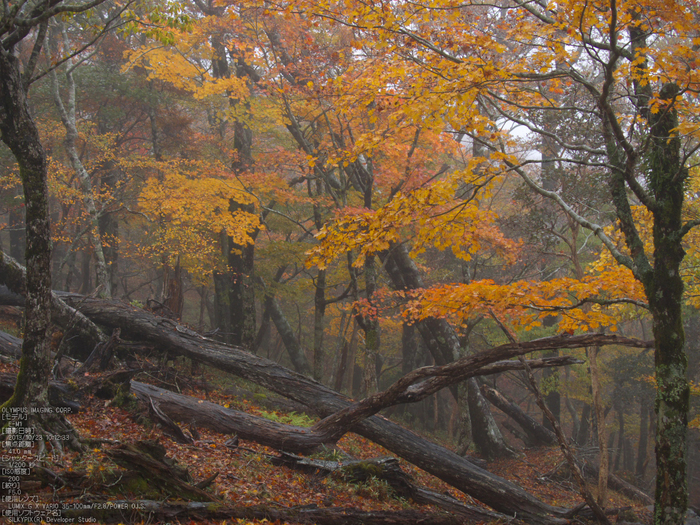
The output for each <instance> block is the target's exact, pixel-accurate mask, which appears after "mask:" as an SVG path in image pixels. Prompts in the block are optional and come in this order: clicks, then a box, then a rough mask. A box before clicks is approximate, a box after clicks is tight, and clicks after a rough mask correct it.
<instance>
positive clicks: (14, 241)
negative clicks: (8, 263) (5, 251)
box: [8, 189, 27, 264]
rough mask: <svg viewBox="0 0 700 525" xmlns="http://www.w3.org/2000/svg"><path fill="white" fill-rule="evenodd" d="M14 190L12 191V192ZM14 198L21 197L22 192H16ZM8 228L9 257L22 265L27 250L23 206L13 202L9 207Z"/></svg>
mask: <svg viewBox="0 0 700 525" xmlns="http://www.w3.org/2000/svg"><path fill="white" fill-rule="evenodd" d="M14 191H15V190H13V192H14ZM16 192H17V193H16V196H20V195H22V190H21V189H18V190H16ZM8 222H9V224H8V226H9V229H10V257H12V258H13V259H15V260H16V261H18V262H19V263H20V264H24V251H25V250H26V249H27V241H26V235H25V232H26V229H25V227H24V204H20V203H18V202H17V201H15V204H14V205H13V206H10V215H9V217H8Z"/></svg>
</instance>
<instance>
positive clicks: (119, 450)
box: [105, 441, 219, 501]
mask: <svg viewBox="0 0 700 525" xmlns="http://www.w3.org/2000/svg"><path fill="white" fill-rule="evenodd" d="M105 454H106V455H107V457H109V458H110V459H111V460H112V461H114V462H115V463H116V464H117V465H119V466H120V467H123V468H125V469H126V470H128V471H133V472H136V473H137V474H138V475H139V476H140V477H141V478H142V479H144V480H146V482H147V483H149V484H153V485H154V486H155V487H158V490H159V491H161V492H163V493H165V494H167V495H168V496H170V497H171V498H174V499H185V500H189V501H219V499H218V498H217V497H215V496H214V495H212V494H209V493H208V492H205V491H204V490H202V489H200V488H198V487H196V486H194V485H191V484H190V483H189V481H190V480H189V473H188V472H187V470H186V469H184V468H183V467H181V466H179V465H177V463H175V462H174V461H173V460H172V459H170V458H168V457H166V455H165V447H163V445H161V444H159V443H157V442H155V441H138V442H136V443H127V444H124V445H119V446H117V447H115V448H112V449H108V450H106V451H105Z"/></svg>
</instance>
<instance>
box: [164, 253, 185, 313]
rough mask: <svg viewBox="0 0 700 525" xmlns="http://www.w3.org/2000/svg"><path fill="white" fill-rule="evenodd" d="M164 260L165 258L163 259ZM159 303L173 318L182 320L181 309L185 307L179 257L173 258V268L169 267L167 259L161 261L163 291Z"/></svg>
mask: <svg viewBox="0 0 700 525" xmlns="http://www.w3.org/2000/svg"><path fill="white" fill-rule="evenodd" d="M164 259H165V258H164ZM161 303H162V304H163V306H164V307H165V308H167V309H168V310H170V312H171V313H172V314H173V315H174V316H175V318H176V319H181V318H182V309H183V307H184V306H185V293H184V289H183V286H182V267H181V266H180V256H179V255H178V256H177V257H176V258H175V266H174V267H173V266H170V264H168V261H167V259H165V260H163V291H162V297H161Z"/></svg>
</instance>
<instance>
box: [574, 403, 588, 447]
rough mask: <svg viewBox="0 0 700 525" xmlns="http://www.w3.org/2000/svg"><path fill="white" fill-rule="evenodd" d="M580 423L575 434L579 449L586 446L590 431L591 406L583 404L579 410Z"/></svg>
mask: <svg viewBox="0 0 700 525" xmlns="http://www.w3.org/2000/svg"><path fill="white" fill-rule="evenodd" d="M580 421H581V423H580V424H579V427H578V434H576V444H577V445H578V446H579V447H584V446H586V445H587V444H588V440H589V433H590V429H591V405H590V404H589V403H585V404H584V405H583V408H582V409H581V420H580Z"/></svg>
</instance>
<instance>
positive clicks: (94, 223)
mask: <svg viewBox="0 0 700 525" xmlns="http://www.w3.org/2000/svg"><path fill="white" fill-rule="evenodd" d="M58 30H59V31H61V32H62V36H63V44H64V46H65V47H67V46H68V37H67V35H66V33H65V28H64V26H63V25H62V24H60V25H59V28H58ZM75 67H76V65H74V63H73V60H72V59H71V60H69V61H68V63H67V64H66V91H67V101H66V102H65V103H64V101H63V99H62V97H61V90H60V86H59V82H58V74H57V72H56V69H54V70H52V71H51V81H52V87H53V99H54V103H55V104H56V107H57V108H58V113H59V115H60V116H61V122H62V123H63V127H64V128H66V138H65V140H64V145H65V148H66V153H67V154H68V158H69V159H70V163H71V166H72V167H73V171H75V173H76V175H77V176H78V180H79V181H80V187H81V190H82V196H83V204H84V205H85V209H86V210H87V212H88V221H89V228H88V235H89V237H90V243H91V244H92V249H93V251H94V254H95V272H96V275H97V286H98V288H99V291H98V293H99V295H100V296H101V297H111V296H112V285H111V280H110V278H109V274H108V271H107V262H106V259H105V255H104V251H103V249H102V237H101V235H100V225H99V215H98V212H97V206H95V195H94V192H93V190H92V182H91V180H90V174H89V173H88V172H87V170H86V169H85V166H84V165H83V162H82V160H81V159H80V155H78V149H77V140H78V126H77V123H76V117H75V110H76V101H75V79H74V78H73V70H74V69H75Z"/></svg>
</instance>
